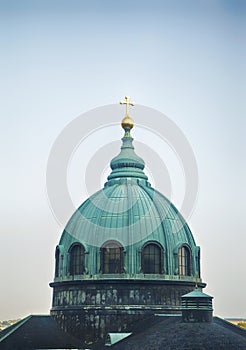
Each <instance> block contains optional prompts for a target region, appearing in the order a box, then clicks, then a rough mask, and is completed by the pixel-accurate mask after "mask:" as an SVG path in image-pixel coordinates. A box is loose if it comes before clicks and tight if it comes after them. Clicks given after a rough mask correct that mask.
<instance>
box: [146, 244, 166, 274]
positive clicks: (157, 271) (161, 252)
mask: <svg viewBox="0 0 246 350" xmlns="http://www.w3.org/2000/svg"><path fill="white" fill-rule="evenodd" d="M150 247H154V248H155V250H154V252H153V253H154V254H150V252H149V253H148V254H146V255H145V251H146V249H147V248H150ZM156 248H157V249H158V251H159V253H158V254H156ZM158 255H159V256H158ZM146 257H149V262H148V266H147V268H146ZM151 258H152V259H154V265H153V264H152V265H151V264H150V261H151ZM156 258H157V260H159V261H156ZM153 267H154V268H153ZM156 267H157V268H156ZM151 268H153V269H151ZM141 270H142V273H144V274H146V275H148V274H153V275H161V274H163V273H164V249H163V247H162V246H161V244H160V243H159V242H155V241H149V242H146V243H145V244H144V245H143V246H142V249H141Z"/></svg>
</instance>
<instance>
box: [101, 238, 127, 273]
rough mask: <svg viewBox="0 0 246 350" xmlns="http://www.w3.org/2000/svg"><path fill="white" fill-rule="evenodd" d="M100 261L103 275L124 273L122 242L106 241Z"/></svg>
mask: <svg viewBox="0 0 246 350" xmlns="http://www.w3.org/2000/svg"><path fill="white" fill-rule="evenodd" d="M110 250H111V251H110ZM100 260H101V269H100V270H101V273H102V274H122V273H124V247H123V246H122V244H121V243H120V242H118V241H115V240H110V241H106V242H105V243H104V244H103V245H102V246H101V248H100Z"/></svg>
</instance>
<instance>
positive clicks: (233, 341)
mask: <svg viewBox="0 0 246 350" xmlns="http://www.w3.org/2000/svg"><path fill="white" fill-rule="evenodd" d="M152 322H153V321H152V320H150V321H148V320H147V321H146V323H145V324H146V326H145V327H143V326H141V327H136V329H135V331H133V334H132V335H131V336H130V337H128V338H126V339H125V340H122V341H120V342H119V343H117V344H115V345H114V346H112V347H111V349H114V350H123V349H124V350H128V349H129V350H139V349H141V350H149V349H151V350H162V349H163V350H164V349H165V350H174V349H177V350H208V349H209V350H245V349H246V331H245V330H243V329H241V328H239V327H237V326H235V325H232V324H230V323H229V322H226V321H224V320H222V319H220V318H218V317H214V318H213V322H212V323H206V322H204V323H185V322H182V318H181V317H179V316H177V317H165V316H164V317H159V320H158V322H157V323H152Z"/></svg>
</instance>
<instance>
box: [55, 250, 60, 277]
mask: <svg viewBox="0 0 246 350" xmlns="http://www.w3.org/2000/svg"><path fill="white" fill-rule="evenodd" d="M59 276H60V249H59V247H58V246H57V247H56V252H55V277H59Z"/></svg>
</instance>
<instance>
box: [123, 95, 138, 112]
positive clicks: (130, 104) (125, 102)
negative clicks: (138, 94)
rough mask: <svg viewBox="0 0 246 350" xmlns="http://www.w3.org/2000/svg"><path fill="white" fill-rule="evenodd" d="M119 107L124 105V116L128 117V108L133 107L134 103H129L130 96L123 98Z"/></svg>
mask: <svg viewBox="0 0 246 350" xmlns="http://www.w3.org/2000/svg"><path fill="white" fill-rule="evenodd" d="M120 104H121V105H126V116H129V114H128V112H129V106H134V105H135V102H131V101H130V96H125V99H124V100H121V101H120Z"/></svg>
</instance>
